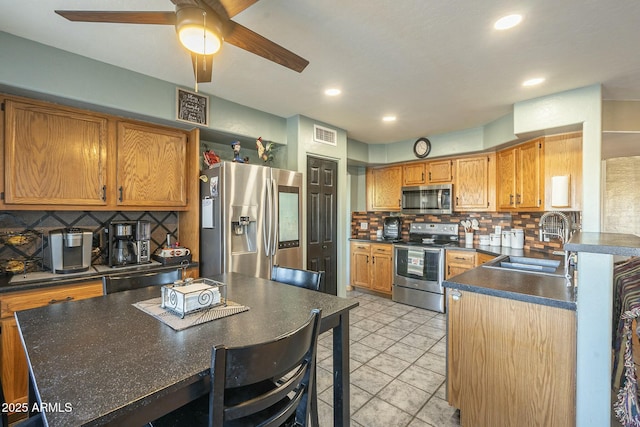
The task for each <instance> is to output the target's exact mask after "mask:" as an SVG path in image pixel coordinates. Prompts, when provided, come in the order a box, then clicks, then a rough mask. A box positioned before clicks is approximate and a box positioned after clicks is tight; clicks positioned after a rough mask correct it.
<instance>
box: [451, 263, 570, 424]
mask: <svg viewBox="0 0 640 427" xmlns="http://www.w3.org/2000/svg"><path fill="white" fill-rule="evenodd" d="M444 287H445V288H447V294H448V296H447V400H448V402H449V404H450V405H452V406H453V407H456V408H458V409H460V420H461V425H471V426H511V425H544V426H562V427H565V426H572V425H575V415H576V414H575V402H576V376H575V372H576V292H575V290H574V288H573V286H567V285H566V281H565V279H564V277H561V276H549V275H542V274H536V273H528V272H519V271H505V270H500V269H495V268H489V267H484V266H481V267H477V268H475V269H473V270H469V271H467V272H465V273H462V274H460V275H457V276H454V277H451V278H450V279H448V280H446V281H445V282H444Z"/></svg>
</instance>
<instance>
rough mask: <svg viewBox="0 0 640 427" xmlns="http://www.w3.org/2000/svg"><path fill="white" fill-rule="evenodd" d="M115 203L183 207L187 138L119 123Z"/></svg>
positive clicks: (185, 197) (162, 129) (185, 182)
mask: <svg viewBox="0 0 640 427" xmlns="http://www.w3.org/2000/svg"><path fill="white" fill-rule="evenodd" d="M117 159H118V160H117V169H116V188H117V193H118V194H117V199H116V203H117V204H118V205H120V206H150V207H172V206H175V207H183V206H186V205H187V136H186V134H185V133H184V132H183V131H179V130H174V129H167V128H163V127H158V126H150V125H144V124H140V123H130V122H119V123H118V138H117Z"/></svg>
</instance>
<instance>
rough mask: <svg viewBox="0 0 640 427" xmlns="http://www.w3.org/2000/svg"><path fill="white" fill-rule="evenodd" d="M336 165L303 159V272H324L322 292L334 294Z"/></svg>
mask: <svg viewBox="0 0 640 427" xmlns="http://www.w3.org/2000/svg"><path fill="white" fill-rule="evenodd" d="M337 179H338V164H337V163H336V162H334V161H331V160H327V159H320V158H317V157H311V156H307V269H308V270H314V271H321V270H324V274H325V276H324V281H323V282H324V283H323V289H322V291H323V292H326V293H328V294H332V295H337V294H338V278H337V275H336V272H337V271H338V266H337V259H338V248H337V245H336V240H337V237H338V228H337V227H338V224H337V223H338V206H337V200H338V182H337Z"/></svg>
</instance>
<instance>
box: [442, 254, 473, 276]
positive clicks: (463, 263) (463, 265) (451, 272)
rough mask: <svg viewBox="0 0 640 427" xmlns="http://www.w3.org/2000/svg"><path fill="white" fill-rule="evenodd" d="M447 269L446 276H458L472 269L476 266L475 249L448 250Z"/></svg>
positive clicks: (446, 257)
mask: <svg viewBox="0 0 640 427" xmlns="http://www.w3.org/2000/svg"><path fill="white" fill-rule="evenodd" d="M445 260H446V265H447V267H446V269H445V270H446V271H445V275H444V278H445V279H448V278H449V277H453V276H457V275H458V274H460V273H464V272H465V271H467V270H471V269H472V268H474V267H475V266H476V253H475V252H474V251H456V250H447V251H446V256H445Z"/></svg>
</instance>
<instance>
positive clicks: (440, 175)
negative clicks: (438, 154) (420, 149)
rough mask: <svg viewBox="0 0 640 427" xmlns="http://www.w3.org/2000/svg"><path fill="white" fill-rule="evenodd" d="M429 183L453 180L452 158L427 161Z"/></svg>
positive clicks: (442, 182) (443, 182) (445, 182)
mask: <svg viewBox="0 0 640 427" xmlns="http://www.w3.org/2000/svg"><path fill="white" fill-rule="evenodd" d="M427 181H428V182H429V184H447V183H450V182H451V181H453V160H451V159H449V160H436V161H433V162H428V163H427Z"/></svg>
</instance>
